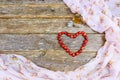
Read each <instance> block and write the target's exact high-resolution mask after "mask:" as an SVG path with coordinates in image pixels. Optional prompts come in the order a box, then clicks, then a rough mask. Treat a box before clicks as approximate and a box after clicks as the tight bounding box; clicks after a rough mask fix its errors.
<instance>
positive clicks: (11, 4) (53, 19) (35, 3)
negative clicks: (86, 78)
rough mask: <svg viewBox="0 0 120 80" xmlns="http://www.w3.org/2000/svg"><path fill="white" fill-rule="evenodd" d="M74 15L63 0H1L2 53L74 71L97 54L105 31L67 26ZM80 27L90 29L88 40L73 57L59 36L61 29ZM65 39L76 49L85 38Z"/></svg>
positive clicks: (53, 67)
mask: <svg viewBox="0 0 120 80" xmlns="http://www.w3.org/2000/svg"><path fill="white" fill-rule="evenodd" d="M72 17H73V14H72V13H71V11H70V10H69V8H68V7H67V6H66V5H65V4H64V3H63V1H62V0H0V53H1V54H3V53H4V54H20V55H23V56H25V57H26V58H28V59H30V60H32V61H33V62H34V63H36V64H37V65H38V66H41V67H45V68H48V69H51V70H61V71H69V70H74V69H76V68H77V67H79V66H80V65H83V64H85V63H87V62H88V61H89V60H90V59H92V58H93V57H95V55H96V52H97V50H98V49H99V48H100V47H101V46H102V45H103V43H104V38H103V36H104V34H98V33H96V32H94V31H92V30H91V29H90V28H89V27H88V26H80V27H72V28H68V27H67V22H68V21H70V20H71V19H72ZM78 30H81V31H82V30H83V31H85V32H87V34H88V39H89V42H88V45H87V46H86V49H85V50H84V51H83V53H82V54H81V55H79V56H77V57H75V58H72V57H71V56H69V55H68V54H67V53H65V51H64V50H63V49H62V48H61V47H60V46H59V44H58V42H57V38H56V37H57V33H58V32H60V31H69V32H72V33H74V32H77V31H78ZM64 40H65V43H66V45H67V46H69V47H70V48H71V49H73V50H77V49H78V48H79V46H80V44H81V42H82V40H83V38H82V37H78V38H77V39H75V40H71V39H69V40H68V38H67V37H66V38H64Z"/></svg>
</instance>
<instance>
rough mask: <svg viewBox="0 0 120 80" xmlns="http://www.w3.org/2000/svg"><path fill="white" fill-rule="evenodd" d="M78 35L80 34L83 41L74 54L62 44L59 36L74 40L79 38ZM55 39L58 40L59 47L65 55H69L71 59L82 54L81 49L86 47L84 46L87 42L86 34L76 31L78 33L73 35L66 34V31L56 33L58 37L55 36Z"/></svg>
mask: <svg viewBox="0 0 120 80" xmlns="http://www.w3.org/2000/svg"><path fill="white" fill-rule="evenodd" d="M80 34H82V36H83V37H84V41H83V43H82V45H81V47H80V49H79V50H78V51H76V52H73V51H71V50H70V49H69V48H68V47H67V46H66V45H65V44H64V43H63V41H62V39H61V36H62V35H66V36H68V37H70V38H72V39H74V38H76V37H77V36H79V35H80ZM57 39H58V42H59V44H60V46H61V47H62V48H63V49H64V50H65V51H66V52H67V53H69V55H70V56H72V57H75V56H78V55H79V54H80V53H82V51H83V49H84V48H85V46H86V44H87V42H88V37H87V34H86V33H85V32H84V31H78V32H77V33H75V34H71V33H69V32H66V31H64V32H59V33H58V36H57Z"/></svg>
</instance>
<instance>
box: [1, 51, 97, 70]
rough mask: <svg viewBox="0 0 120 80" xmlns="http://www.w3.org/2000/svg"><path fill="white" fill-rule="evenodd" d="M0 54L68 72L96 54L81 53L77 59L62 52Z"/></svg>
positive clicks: (9, 52) (3, 52) (8, 52)
mask: <svg viewBox="0 0 120 80" xmlns="http://www.w3.org/2000/svg"><path fill="white" fill-rule="evenodd" d="M0 54H17V55H22V56H24V57H26V58H27V59H29V60H31V61H32V62H34V63H35V64H36V65H38V66H40V67H44V68H48V69H50V70H60V71H70V70H74V69H76V68H78V67H79V66H80V65H83V64H86V63H87V62H88V61H90V60H91V59H92V58H94V57H95V55H96V52H91V53H90V52H89V53H86V52H84V53H82V54H80V55H78V56H77V57H74V58H73V57H71V56H69V55H68V54H67V53H65V52H64V51H62V50H52V49H51V50H46V51H41V50H29V51H14V50H13V51H10V50H9V51H4V50H1V51H0ZM73 65H74V66H73Z"/></svg>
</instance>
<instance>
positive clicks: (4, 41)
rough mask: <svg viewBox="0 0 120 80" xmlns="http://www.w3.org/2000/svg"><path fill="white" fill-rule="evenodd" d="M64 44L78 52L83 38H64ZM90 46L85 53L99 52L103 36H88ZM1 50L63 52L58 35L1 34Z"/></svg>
mask: <svg viewBox="0 0 120 80" xmlns="http://www.w3.org/2000/svg"><path fill="white" fill-rule="evenodd" d="M62 38H63V42H64V43H65V44H66V46H68V47H69V48H70V49H72V50H78V49H79V47H80V45H81V44H82V41H83V37H82V36H79V37H77V38H76V39H74V40H73V39H70V38H68V37H66V36H62ZM88 39H89V42H88V45H87V46H86V49H85V50H84V51H86V52H88V51H92V52H93V51H95V52H96V51H97V50H98V49H99V48H100V47H101V46H102V45H103V43H104V41H103V35H100V34H88ZM0 42H1V43H0V50H49V49H54V50H63V49H62V48H61V47H60V46H59V44H58V41H57V35H56V34H23V35H21V34H0Z"/></svg>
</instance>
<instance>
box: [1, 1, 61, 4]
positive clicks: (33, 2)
mask: <svg viewBox="0 0 120 80" xmlns="http://www.w3.org/2000/svg"><path fill="white" fill-rule="evenodd" d="M46 3H47V4H48V3H49V4H56V3H58V4H63V0H0V4H46Z"/></svg>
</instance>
